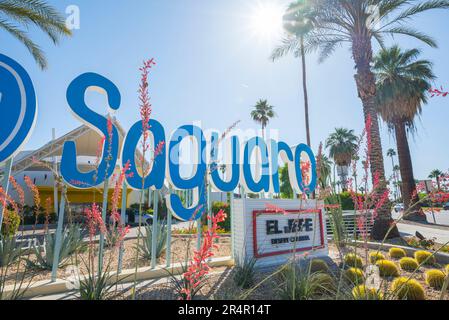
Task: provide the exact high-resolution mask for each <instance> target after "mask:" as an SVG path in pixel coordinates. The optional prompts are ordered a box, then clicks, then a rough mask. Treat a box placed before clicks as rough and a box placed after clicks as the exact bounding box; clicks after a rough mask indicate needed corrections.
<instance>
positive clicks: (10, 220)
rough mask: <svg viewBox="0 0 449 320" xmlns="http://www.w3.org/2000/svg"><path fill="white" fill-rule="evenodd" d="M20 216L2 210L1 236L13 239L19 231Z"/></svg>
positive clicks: (13, 212)
mask: <svg viewBox="0 0 449 320" xmlns="http://www.w3.org/2000/svg"><path fill="white" fill-rule="evenodd" d="M20 222H21V219H20V215H19V214H18V213H17V212H15V211H14V210H8V209H5V210H4V214H3V223H2V235H3V236H5V237H8V236H9V237H13V236H15V234H16V233H17V231H19V227H20Z"/></svg>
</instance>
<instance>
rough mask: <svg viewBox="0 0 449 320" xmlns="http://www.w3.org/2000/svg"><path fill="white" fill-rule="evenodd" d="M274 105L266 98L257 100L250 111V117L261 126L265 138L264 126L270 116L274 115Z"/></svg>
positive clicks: (266, 124)
mask: <svg viewBox="0 0 449 320" xmlns="http://www.w3.org/2000/svg"><path fill="white" fill-rule="evenodd" d="M273 109H274V107H273V106H271V105H270V104H269V103H268V101H267V100H259V102H257V104H256V105H255V106H254V110H253V111H252V112H251V118H252V119H253V120H254V121H255V122H257V123H259V124H260V125H261V126H262V136H263V138H265V128H266V127H267V126H268V123H269V122H270V120H271V119H272V118H274V117H275V116H276V113H275V112H274V110H273Z"/></svg>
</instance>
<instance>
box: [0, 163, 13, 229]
mask: <svg viewBox="0 0 449 320" xmlns="http://www.w3.org/2000/svg"><path fill="white" fill-rule="evenodd" d="M13 161H14V159H13V158H11V159H9V160H8V161H7V162H6V163H5V170H4V171H3V174H4V176H3V182H2V188H3V192H4V193H5V194H8V189H9V177H10V176H11V168H12V164H13ZM4 211H5V208H4V207H3V205H2V204H1V203H0V231H1V230H2V225H3V213H4Z"/></svg>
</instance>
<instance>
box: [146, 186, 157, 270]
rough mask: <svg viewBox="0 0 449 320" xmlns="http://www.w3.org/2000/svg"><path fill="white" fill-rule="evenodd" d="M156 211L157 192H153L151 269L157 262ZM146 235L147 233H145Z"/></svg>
mask: <svg viewBox="0 0 449 320" xmlns="http://www.w3.org/2000/svg"><path fill="white" fill-rule="evenodd" d="M158 211H159V194H158V192H157V191H154V192H153V232H152V234H151V269H154V268H156V263H157V252H156V250H157V237H158V234H157V227H158ZM147 236H148V235H147Z"/></svg>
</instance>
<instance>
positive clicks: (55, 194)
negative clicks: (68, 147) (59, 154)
mask: <svg viewBox="0 0 449 320" xmlns="http://www.w3.org/2000/svg"><path fill="white" fill-rule="evenodd" d="M52 138H53V142H54V141H55V140H56V129H55V128H53V129H52ZM56 172H58V163H57V161H56V156H53V200H54V210H55V213H56V214H59V210H58V203H59V199H58V181H56Z"/></svg>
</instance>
